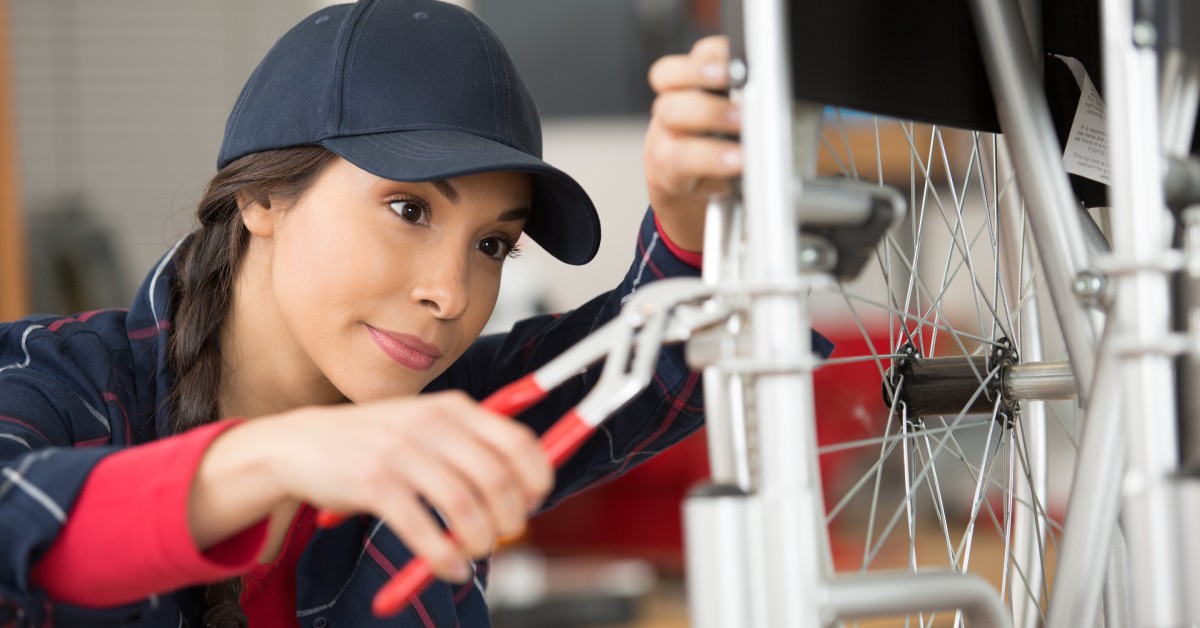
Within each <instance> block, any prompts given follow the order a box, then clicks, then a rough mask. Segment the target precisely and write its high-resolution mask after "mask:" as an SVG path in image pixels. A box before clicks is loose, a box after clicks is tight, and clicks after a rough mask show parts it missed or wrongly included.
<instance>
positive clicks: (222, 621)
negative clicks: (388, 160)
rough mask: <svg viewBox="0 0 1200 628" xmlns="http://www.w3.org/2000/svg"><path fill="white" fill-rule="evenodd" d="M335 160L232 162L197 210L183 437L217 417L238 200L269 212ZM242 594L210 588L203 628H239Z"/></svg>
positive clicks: (177, 301) (189, 274)
mask: <svg viewBox="0 0 1200 628" xmlns="http://www.w3.org/2000/svg"><path fill="white" fill-rule="evenodd" d="M333 157H334V154H333V153H331V152H329V151H328V150H326V149H324V148H322V147H320V146H302V147H297V148H285V149H280V150H272V151H265V152H261V153H254V154H251V155H247V156H245V157H242V158H241V159H238V160H236V161H234V162H233V163H231V164H229V165H228V166H226V167H225V168H223V169H222V170H221V171H220V172H218V173H217V175H216V176H215V177H213V179H212V181H210V182H209V184H208V187H207V188H206V189H205V191H204V196H203V197H202V198H201V199H200V203H199V206H198V207H197V209H196V217H197V218H199V220H200V226H199V228H198V229H196V231H194V232H193V233H192V234H191V235H189V236H188V238H187V239H186V240H185V241H184V243H183V244H182V245H180V247H179V250H178V251H176V253H175V267H176V271H177V277H176V280H175V283H174V285H173V286H172V287H171V303H172V304H173V312H174V313H173V316H172V321H171V332H170V335H169V337H168V340H167V359H168V361H169V363H170V366H171V368H172V369H173V370H174V371H175V376H176V382H175V388H174V389H173V390H172V391H171V393H170V396H169V397H168V403H169V404H170V406H171V407H172V408H173V410H174V412H173V415H172V418H171V421H172V424H171V430H172V432H174V433H176V434H178V433H181V432H186V431H187V430H190V429H192V428H195V427H199V426H201V425H206V424H208V423H212V422H213V421H216V420H217V419H218V418H219V407H218V400H219V398H220V392H221V366H222V363H221V344H220V342H221V339H220V332H221V326H222V324H223V323H224V322H225V317H226V315H227V314H228V313H229V308H230V306H231V305H232V303H233V283H234V279H235V277H236V275H237V270H238V266H239V265H240V263H241V260H242V257H243V255H244V254H245V252H246V245H247V243H249V241H250V234H249V232H248V231H246V227H245V225H243V224H242V219H241V211H240V208H239V205H238V200H239V196H240V197H241V200H242V202H257V203H259V204H261V205H262V206H264V207H268V208H270V207H271V203H273V202H274V203H276V204H282V205H284V206H286V205H289V204H291V203H293V202H295V201H296V200H297V199H299V198H300V196H302V195H303V194H304V193H305V192H306V191H307V190H308V189H309V187H311V186H312V184H313V183H314V182H315V181H316V179H317V177H318V176H320V174H321V173H322V172H323V171H324V169H325V167H326V166H327V165H328V164H329V163H330V162H331V161H332V160H333ZM281 209H282V207H281ZM240 594H241V579H240V578H234V579H231V580H227V581H225V582H221V583H217V584H213V585H210V586H208V587H207V588H206V589H205V601H206V603H207V605H208V608H209V612H207V613H206V614H205V620H204V624H205V626H208V625H209V624H210V623H211V624H213V625H214V626H221V627H224V626H226V625H230V626H234V625H237V622H236V620H233V619H232V618H231V617H230V615H231V614H240V612H239V611H237V610H236V606H237V604H238V599H239V597H240ZM231 606H232V607H233V608H230V607H231ZM226 620H229V621H233V622H234V623H230V624H226Z"/></svg>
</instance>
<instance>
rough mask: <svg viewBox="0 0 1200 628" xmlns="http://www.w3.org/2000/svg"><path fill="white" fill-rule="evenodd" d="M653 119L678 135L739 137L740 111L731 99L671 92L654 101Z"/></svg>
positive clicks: (702, 93) (703, 93)
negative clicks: (702, 134) (703, 134)
mask: <svg viewBox="0 0 1200 628" xmlns="http://www.w3.org/2000/svg"><path fill="white" fill-rule="evenodd" d="M653 115H654V117H655V118H657V119H658V121H659V122H660V123H661V124H662V125H663V126H664V127H665V128H667V129H669V130H671V131H673V132H675V133H695V134H701V133H717V134H722V135H737V134H738V133H739V132H740V131H741V128H742V116H741V109H740V108H739V107H738V106H737V105H736V104H734V103H733V102H731V101H730V100H729V98H727V97H725V96H722V95H720V94H713V93H710V92H701V91H694V90H692V91H670V92H665V93H663V94H660V95H659V97H658V98H656V99H655V100H654V108H653Z"/></svg>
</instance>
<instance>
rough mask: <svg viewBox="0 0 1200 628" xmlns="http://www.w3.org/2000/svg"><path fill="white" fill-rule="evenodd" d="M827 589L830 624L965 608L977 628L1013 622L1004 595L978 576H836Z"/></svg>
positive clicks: (1000, 627)
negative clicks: (845, 620)
mask: <svg viewBox="0 0 1200 628" xmlns="http://www.w3.org/2000/svg"><path fill="white" fill-rule="evenodd" d="M825 590H826V600H827V603H826V604H827V609H828V613H827V616H826V617H825V620H826V621H827V622H829V621H832V620H833V619H856V618H867V617H883V616H888V615H900V614H906V613H915V612H918V611H934V610H961V611H962V614H963V617H964V618H966V620H967V625H969V626H972V628H974V627H976V626H980V627H983V628H1003V627H1011V626H1012V621H1011V620H1010V619H1009V616H1008V609H1006V608H1005V607H1004V602H1003V601H1001V599H1000V594H999V593H998V592H997V591H996V589H994V588H992V585H991V584H989V583H988V582H987V581H986V580H984V579H983V578H980V577H979V576H976V575H974V574H963V573H951V572H924V573H907V572H904V573H895V574H864V575H858V576H854V577H852V578H839V579H836V580H834V581H832V582H830V583H828V584H827V585H825ZM813 625H816V624H813Z"/></svg>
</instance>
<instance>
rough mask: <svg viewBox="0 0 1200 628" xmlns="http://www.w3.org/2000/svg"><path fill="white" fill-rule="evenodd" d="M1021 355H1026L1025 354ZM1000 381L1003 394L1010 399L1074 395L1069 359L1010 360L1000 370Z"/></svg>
mask: <svg viewBox="0 0 1200 628" xmlns="http://www.w3.org/2000/svg"><path fill="white" fill-rule="evenodd" d="M1025 351H1028V349H1025ZM1021 357H1022V359H1027V358H1028V357H1029V356H1028V355H1022V356H1021ZM1001 382H1002V387H1003V390H1004V396H1005V397H1008V398H1010V399H1022V400H1028V399H1040V400H1050V399H1074V398H1075V373H1074V371H1072V370H1071V363H1070V362H1035V363H1032V364H1028V363H1026V364H1014V365H1013V366H1010V367H1008V369H1006V370H1005V371H1004V376H1003V377H1002V379H1001Z"/></svg>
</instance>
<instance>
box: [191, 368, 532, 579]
mask: <svg viewBox="0 0 1200 628" xmlns="http://www.w3.org/2000/svg"><path fill="white" fill-rule="evenodd" d="M206 467H208V470H207V472H206ZM247 473H248V474H249V477H248V476H247ZM239 476H240V477H239ZM231 479H232V480H231ZM553 481H554V473H553V469H552V468H551V466H550V464H549V462H548V461H547V460H546V457H545V455H544V454H543V453H542V451H541V448H540V446H539V444H538V440H537V436H536V435H535V434H534V433H533V431H532V430H530V429H529V428H528V427H526V426H525V425H523V424H521V423H520V422H517V421H512V420H510V419H507V418H505V417H501V416H499V415H496V414H493V413H491V412H488V411H487V410H485V409H483V408H482V407H480V406H479V405H478V404H477V403H476V402H475V401H473V400H471V399H470V398H469V397H467V396H466V395H465V394H462V393H458V392H445V393H435V394H428V395H420V396H417V397H412V398H407V399H399V400H388V401H380V402H374V403H366V404H360V405H343V406H332V407H314V408H305V409H301V410H297V411H294V412H289V413H286V414H282V415H278V416H273V417H264V418H261V419H255V420H253V421H250V422H248V423H247V424H245V425H242V426H238V427H236V428H234V429H231V430H229V432H227V433H226V434H224V435H222V436H220V437H218V438H217V440H216V441H214V443H213V445H212V446H211V447H210V449H209V451H208V452H207V453H206V455H205V459H204V460H203V461H202V463H201V472H200V473H199V474H198V476H197V480H196V482H197V486H196V487H194V488H193V492H192V502H191V505H192V507H191V509H190V515H191V519H190V521H191V522H192V524H193V526H192V532H193V536H194V537H196V540H197V543H198V544H199V545H200V546H201V547H204V546H205V545H206V544H205V541H209V542H210V544H211V542H216V541H219V540H220V539H221V538H225V537H227V536H229V535H230V534H232V533H234V532H236V531H237V530H239V529H242V528H244V527H245V526H246V525H249V524H250V523H252V522H254V521H257V520H259V519H261V517H262V516H263V515H264V514H265V513H266V512H269V511H270V510H272V509H273V508H274V507H275V506H276V505H278V504H280V503H283V502H286V501H288V500H296V501H305V502H308V503H309V504H311V505H312V506H314V507H317V508H326V509H329V510H333V511H336V512H343V513H370V514H372V515H375V516H377V517H380V518H381V519H383V520H384V522H385V524H386V525H388V526H389V527H391V528H392V530H393V531H394V532H395V533H396V534H397V535H398V536H399V537H400V539H401V540H402V541H403V542H404V543H405V544H406V545H407V546H408V547H409V549H411V550H412V551H413V553H414V554H416V555H419V556H422V557H424V558H425V559H426V560H427V561H428V562H429V564H430V566H431V567H432V569H433V571H434V573H435V575H437V576H438V577H439V578H442V579H445V580H452V581H463V580H466V579H468V578H469V577H470V575H471V572H470V570H469V566H468V564H467V559H468V557H481V556H484V555H486V554H488V553H490V552H491V550H492V548H493V545H494V544H495V542H496V540H497V539H498V538H501V537H504V536H510V535H513V534H517V533H519V532H520V531H521V530H522V529H523V527H524V525H525V520H526V518H527V516H528V514H529V513H530V512H532V511H533V510H534V509H535V508H536V507H537V506H538V505H539V504H540V503H541V502H542V500H544V499H545V497H546V495H547V494H548V493H549V491H550V489H551V487H552V485H553ZM239 486H240V487H241V488H240V489H239V488H238V487H239ZM244 492H249V493H256V494H257V495H259V496H260V497H266V498H267V499H265V500H255V499H253V498H250V496H249V495H241V496H239V495H237V494H236V493H244ZM222 494H224V495H222ZM248 502H258V503H259V504H258V505H257V507H253V506H252V507H250V508H247V507H246V505H245V504H246V503H248ZM263 504H267V505H268V506H267V508H266V511H265V512H264V511H263V510H262V507H263V506H262V505H263ZM425 504H428V505H429V506H432V507H434V508H436V509H437V510H438V511H439V512H440V514H441V515H442V516H443V517H444V518H445V520H446V523H447V525H448V526H449V528H450V529H451V530H452V531H453V532H454V535H455V539H456V540H451V539H449V538H447V536H446V534H445V533H444V532H443V530H442V529H441V527H440V526H439V525H438V524H437V522H436V521H435V519H434V518H433V516H431V514H430V513H429V511H428V509H427V507H426V505H425ZM230 509H234V510H237V509H241V510H243V511H244V510H256V511H258V514H257V516H249V517H248V518H247V517H246V516H245V515H244V514H243V515H242V516H231V515H232V513H231V512H230ZM222 513H224V514H222ZM197 517H199V518H202V519H204V520H209V521H213V520H219V519H222V517H223V521H231V520H239V519H240V520H244V522H243V523H242V525H241V526H240V527H233V528H231V529H225V530H220V531H217V532H218V533H217V534H213V533H212V531H209V532H207V533H205V530H204V526H203V525H197ZM202 523H203V522H201V524H202ZM219 527H221V528H225V527H227V526H226V525H220V526H219ZM220 532H223V534H221V533H220Z"/></svg>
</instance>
